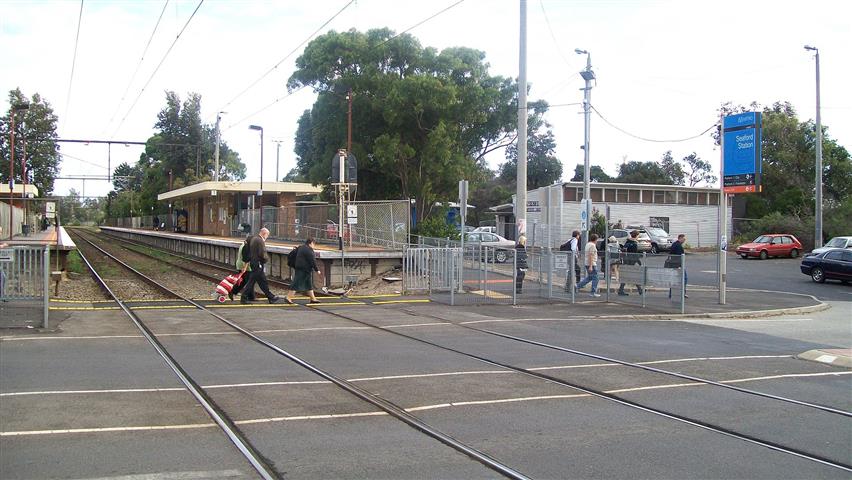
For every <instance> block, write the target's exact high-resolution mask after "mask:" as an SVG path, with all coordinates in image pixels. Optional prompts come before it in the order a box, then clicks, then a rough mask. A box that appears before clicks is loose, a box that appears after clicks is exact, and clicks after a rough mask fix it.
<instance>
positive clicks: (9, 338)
mask: <svg viewBox="0 0 852 480" xmlns="http://www.w3.org/2000/svg"><path fill="white" fill-rule="evenodd" d="M370 328H371V327H306V328H278V329H269V330H255V331H254V332H255V333H288V332H313V331H321V330H369V329H370ZM156 335H157V336H158V337H194V336H204V335H242V334H241V333H240V332H236V331H224V332H186V333H158V334H156ZM116 338H145V337H143V336H142V335H89V336H44V337H41V336H32V335H26V336H6V337H0V341H5V342H11V341H19V340H111V339H116Z"/></svg>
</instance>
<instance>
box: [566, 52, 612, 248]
mask: <svg viewBox="0 0 852 480" xmlns="http://www.w3.org/2000/svg"><path fill="white" fill-rule="evenodd" d="M574 53H576V54H577V55H585V56H586V69H585V70H583V71H581V72H580V76H581V77H583V80H585V81H586V86H585V87H584V88H581V89H580V90H583V116H584V123H585V128H584V133H583V168H584V172H583V201H584V202H585V207H586V208H585V210H586V225H585V227H584V228H583V236H582V243H583V245H585V244H586V242H588V240H589V227H590V226H591V222H592V212H591V208H590V206H591V202H592V197H591V190H590V188H589V182H590V181H591V173H590V170H591V168H590V167H589V133H590V129H589V124H590V120H591V118H590V111H589V109H590V107H591V101H592V80H594V79H595V72H593V71H592V54H591V53H589V52H588V51H587V50H582V49H580V48H575V49H574ZM607 221H609V219H607Z"/></svg>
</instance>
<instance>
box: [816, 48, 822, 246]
mask: <svg viewBox="0 0 852 480" xmlns="http://www.w3.org/2000/svg"><path fill="white" fill-rule="evenodd" d="M814 50H815V51H816V55H815V58H816V180H815V182H816V211H815V213H814V217H815V218H814V225H815V228H816V232H814V248H819V247H821V246H822V121H821V120H820V105H819V50H817V49H816V48H814Z"/></svg>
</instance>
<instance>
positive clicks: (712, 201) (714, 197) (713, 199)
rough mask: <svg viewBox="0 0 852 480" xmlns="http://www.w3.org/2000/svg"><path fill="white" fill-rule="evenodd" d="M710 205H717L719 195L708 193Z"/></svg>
mask: <svg viewBox="0 0 852 480" xmlns="http://www.w3.org/2000/svg"><path fill="white" fill-rule="evenodd" d="M709 195H710V205H719V194H718V193H710V194H709Z"/></svg>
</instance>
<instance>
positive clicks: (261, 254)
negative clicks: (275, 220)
mask: <svg viewBox="0 0 852 480" xmlns="http://www.w3.org/2000/svg"><path fill="white" fill-rule="evenodd" d="M267 237H269V230H268V229H266V228H261V229H260V232H258V234H257V236H254V237H251V240H250V241H249V267H250V268H251V273H250V274H249V279H248V282H246V285H245V287H244V288H243V291H242V293H241V294H240V303H243V304H247V303H251V301H250V300H249V298H251V295H254V285H255V284H257V285H258V286H259V287H260V289H261V290H262V291H263V293H264V294H266V298H267V299H268V300H269V303H278V302H280V301H281V299H280V298H279V297H278V296H276V295H275V294H273V293H272V292H271V291H270V290H269V283H268V282H267V281H266V273H264V271H263V266H264V264H265V263H266V262H268V261H269V254H267V253H266V238H267ZM243 248H245V247H243Z"/></svg>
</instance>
